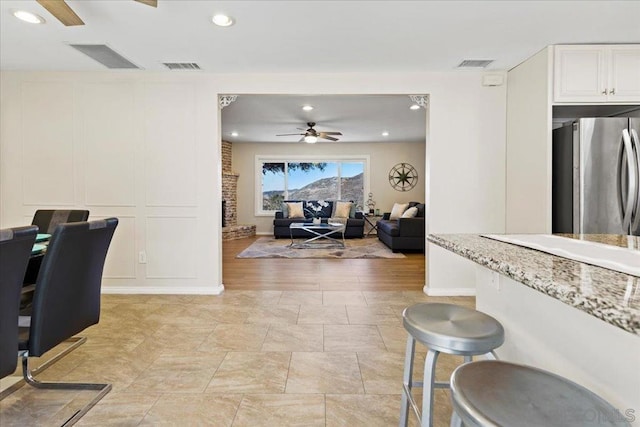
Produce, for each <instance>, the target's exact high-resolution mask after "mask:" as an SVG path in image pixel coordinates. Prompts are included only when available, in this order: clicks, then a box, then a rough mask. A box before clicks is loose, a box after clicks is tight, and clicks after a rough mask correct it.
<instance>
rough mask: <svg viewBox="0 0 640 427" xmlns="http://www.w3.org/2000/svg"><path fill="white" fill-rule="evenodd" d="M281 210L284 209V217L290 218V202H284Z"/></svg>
mask: <svg viewBox="0 0 640 427" xmlns="http://www.w3.org/2000/svg"><path fill="white" fill-rule="evenodd" d="M280 210H281V211H282V218H289V204H288V203H283V204H282V208H281V209H280Z"/></svg>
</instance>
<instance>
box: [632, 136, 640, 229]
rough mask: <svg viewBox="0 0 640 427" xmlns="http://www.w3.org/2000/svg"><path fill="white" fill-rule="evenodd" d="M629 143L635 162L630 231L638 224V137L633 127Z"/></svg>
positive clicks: (639, 195) (639, 159)
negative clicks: (631, 145) (634, 188)
mask: <svg viewBox="0 0 640 427" xmlns="http://www.w3.org/2000/svg"><path fill="white" fill-rule="evenodd" d="M631 143H632V144H633V150H634V152H635V157H634V160H635V164H636V182H637V185H636V191H635V193H634V195H633V196H634V203H633V212H632V223H631V233H633V232H634V230H638V227H639V226H640V181H639V180H640V138H638V133H637V132H636V130H635V129H631Z"/></svg>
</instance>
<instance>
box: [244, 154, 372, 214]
mask: <svg viewBox="0 0 640 427" xmlns="http://www.w3.org/2000/svg"><path fill="white" fill-rule="evenodd" d="M368 164H369V159H368V156H357V157H343V158H339V159H336V158H301V159H298V158H296V159H293V158H292V159H286V160H285V159H283V158H282V157H280V158H268V157H267V156H257V157H256V169H257V174H256V175H257V178H256V188H258V189H259V193H258V194H256V202H257V203H256V207H257V209H256V215H273V212H274V211H277V210H280V208H281V206H282V202H283V201H284V200H322V199H324V200H353V201H355V202H356V205H357V206H358V207H359V208H362V206H363V204H364V194H365V187H366V188H368V182H365V177H368V173H366V172H368Z"/></svg>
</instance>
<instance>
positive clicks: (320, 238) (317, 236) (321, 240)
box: [289, 222, 346, 249]
mask: <svg viewBox="0 0 640 427" xmlns="http://www.w3.org/2000/svg"><path fill="white" fill-rule="evenodd" d="M345 228H346V225H345V224H340V223H339V222H330V223H327V224H325V223H322V224H313V223H310V222H294V223H291V224H290V225H289V233H290V234H291V244H290V245H289V247H291V248H294V249H305V248H316V247H322V248H326V247H338V248H344V247H345V244H344V230H345ZM293 230H304V231H307V232H309V233H311V234H313V235H314V236H313V237H311V238H309V239H307V240H305V241H304V242H301V243H296V242H295V241H294V240H293V233H292V231H293ZM336 234H338V235H339V236H340V237H341V238H340V239H336V238H335V237H333V235H336Z"/></svg>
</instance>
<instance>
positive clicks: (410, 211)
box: [401, 206, 418, 218]
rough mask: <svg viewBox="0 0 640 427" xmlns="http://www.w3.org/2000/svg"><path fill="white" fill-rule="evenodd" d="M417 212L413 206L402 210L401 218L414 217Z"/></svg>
mask: <svg viewBox="0 0 640 427" xmlns="http://www.w3.org/2000/svg"><path fill="white" fill-rule="evenodd" d="M417 214H418V208H416V207H415V206H414V207H412V208H409V209H407V210H406V211H404V213H403V214H402V216H401V218H415V216H416V215H417Z"/></svg>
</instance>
